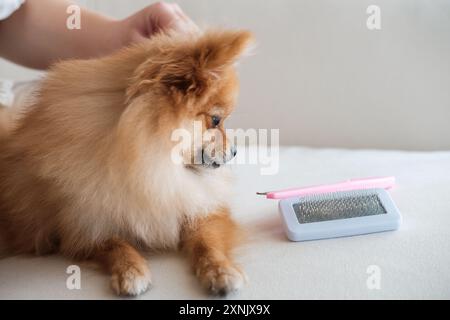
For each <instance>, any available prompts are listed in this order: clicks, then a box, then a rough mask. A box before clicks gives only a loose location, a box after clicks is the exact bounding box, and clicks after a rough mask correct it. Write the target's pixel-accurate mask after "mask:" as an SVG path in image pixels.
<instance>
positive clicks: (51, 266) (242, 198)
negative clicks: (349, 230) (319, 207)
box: [0, 147, 450, 299]
mask: <svg viewBox="0 0 450 320" xmlns="http://www.w3.org/2000/svg"><path fill="white" fill-rule="evenodd" d="M234 171H235V173H236V177H237V178H236V197H235V198H234V199H233V203H234V204H233V209H234V210H233V211H234V214H235V217H236V219H237V220H238V221H239V222H240V223H241V224H243V225H244V226H246V228H248V230H249V235H250V239H249V242H248V243H247V244H246V245H245V246H244V247H242V248H240V249H239V250H238V261H239V262H240V264H241V265H242V266H243V268H244V269H245V270H246V272H247V274H248V275H249V283H248V284H247V285H246V287H245V288H244V289H243V290H242V291H241V292H240V293H238V294H236V295H233V296H231V297H232V298H238V299H241V298H242V299H257V298H258V299H303V298H308V299H318V298H331V299H351V298H359V299H379V298H386V299H396V298H414V299H421V298H447V299H448V298H450V273H449V265H450V232H449V231H450V152H427V153H415V152H399V151H368V150H353V151H350V150H333V149H308V148H300V147H289V148H288V147H286V148H282V149H281V152H280V170H279V173H278V174H277V175H274V176H261V175H260V174H259V167H258V166H257V165H236V166H235V167H234ZM381 175H395V176H396V177H397V181H398V185H397V187H396V188H395V189H393V190H392V191H391V195H392V197H393V199H394V201H395V202H396V204H397V206H398V207H399V209H400V211H401V212H402V215H403V224H402V226H401V228H400V230H398V231H394V232H385V233H379V234H372V235H364V236H356V237H348V238H339V239H329V240H320V241H310V242H299V243H293V242H289V241H288V240H286V238H285V236H284V234H283V231H282V228H281V223H280V220H279V216H278V212H277V202H276V201H271V200H265V199H263V198H260V197H257V196H256V195H255V192H256V191H267V190H271V189H279V188H284V187H292V186H301V185H309V184H320V183H331V182H336V181H340V180H345V179H348V178H356V177H369V176H381ZM149 262H150V265H151V268H152V272H153V278H154V286H153V288H152V289H151V290H150V291H148V292H147V293H146V294H144V295H142V296H140V297H139V298H138V299H182V298H190V299H197V298H207V297H208V296H207V295H206V294H205V293H204V291H203V290H201V289H200V286H199V284H198V282H197V280H196V279H195V277H194V276H193V274H192V273H191V270H190V268H189V267H188V264H187V261H186V259H185V258H184V257H182V256H181V255H180V254H178V253H166V254H158V255H154V256H151V257H149ZM70 264H71V262H70V261H68V260H66V259H64V258H61V257H57V256H52V257H38V258H32V257H11V258H7V259H3V260H0V298H1V299H5V298H6V299H8V298H26V299H28V298H38V299H47V298H60V299H92V298H100V299H109V298H115V297H114V295H113V294H112V292H111V290H110V289H109V279H108V276H106V275H104V274H102V273H101V272H99V271H97V270H95V269H93V268H91V267H89V266H81V275H82V276H81V290H68V289H67V288H66V279H67V277H68V275H67V274H66V273H65V272H66V268H67V267H68V266H69V265H70ZM370 265H376V266H378V267H379V268H380V271H381V278H380V279H381V281H380V285H381V287H380V289H379V290H377V289H372V290H370V289H368V287H367V284H366V281H367V278H368V276H369V275H368V274H367V268H368V267H369V266H370Z"/></svg>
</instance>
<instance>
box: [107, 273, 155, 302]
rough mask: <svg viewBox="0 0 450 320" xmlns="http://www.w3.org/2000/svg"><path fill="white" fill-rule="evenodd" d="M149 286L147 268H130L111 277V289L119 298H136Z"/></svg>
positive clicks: (150, 282)
mask: <svg viewBox="0 0 450 320" xmlns="http://www.w3.org/2000/svg"><path fill="white" fill-rule="evenodd" d="M151 284H152V277H151V273H150V270H149V268H148V267H145V268H142V267H141V268H137V267H135V266H130V267H128V268H127V269H125V270H121V271H119V272H114V273H113V274H112V276H111V287H112V288H113V290H114V291H115V292H116V293H117V294H118V295H121V296H137V295H139V294H141V293H144V292H145V291H147V290H148V289H149V288H150V286H151Z"/></svg>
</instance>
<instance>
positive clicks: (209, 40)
mask: <svg viewBox="0 0 450 320" xmlns="http://www.w3.org/2000/svg"><path fill="white" fill-rule="evenodd" d="M166 40H167V42H166V43H163V44H160V46H159V48H160V51H159V54H158V57H154V58H150V59H149V60H148V61H147V62H146V63H145V64H143V65H141V66H140V67H139V68H138V70H137V73H136V76H137V78H138V79H137V80H138V81H137V82H136V86H134V89H133V87H131V88H129V89H130V90H129V91H131V92H128V94H129V95H130V94H131V95H133V94H134V93H136V92H137V91H141V90H142V88H143V87H146V86H147V85H152V84H159V85H162V86H163V87H164V88H165V89H167V90H168V92H170V93H171V94H173V95H175V96H178V97H180V96H181V97H192V96H197V97H198V96H201V95H202V94H203V93H204V92H205V90H206V89H207V88H208V87H210V85H211V83H212V82H213V81H215V80H218V79H220V78H221V77H222V76H223V75H224V71H225V70H226V69H227V68H228V67H230V66H231V65H233V64H234V63H235V62H236V61H237V60H238V59H239V57H240V56H241V55H242V54H243V53H244V51H245V50H246V49H247V48H248V47H249V45H250V43H251V42H252V40H253V36H252V34H251V33H250V32H248V31H229V30H226V31H208V32H205V33H203V34H202V35H200V36H195V37H194V38H193V39H190V38H189V37H188V38H187V39H182V40H180V36H178V37H176V38H172V39H170V38H169V37H168V38H167V39H166Z"/></svg>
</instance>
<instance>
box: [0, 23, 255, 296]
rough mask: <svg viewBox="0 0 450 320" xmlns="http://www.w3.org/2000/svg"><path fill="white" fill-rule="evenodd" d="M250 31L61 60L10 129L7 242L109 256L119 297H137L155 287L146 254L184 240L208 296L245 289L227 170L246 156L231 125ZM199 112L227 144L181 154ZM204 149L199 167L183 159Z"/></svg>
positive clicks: (2, 148)
mask: <svg viewBox="0 0 450 320" xmlns="http://www.w3.org/2000/svg"><path fill="white" fill-rule="evenodd" d="M251 40H252V36H251V34H250V33H249V32H247V31H230V30H209V31H205V32H198V33H196V34H189V35H186V34H183V35H181V34H159V35H157V36H154V37H153V38H152V39H150V40H147V41H146V42H144V43H141V44H136V45H134V46H131V47H129V48H124V49H122V50H121V51H119V52H117V53H116V54H113V55H111V56H108V57H104V58H98V59H91V60H71V61H64V62H60V63H58V64H56V65H54V67H52V69H51V70H50V71H49V73H48V75H47V76H46V77H45V79H44V80H43V81H42V84H41V85H40V88H39V90H38V92H37V94H36V97H35V101H34V103H33V105H32V106H31V107H30V108H28V109H27V110H26V111H25V112H24V113H23V115H21V116H20V117H19V118H18V119H17V120H16V121H15V123H14V125H13V126H12V128H9V129H7V128H3V129H2V130H3V131H0V132H2V136H1V137H0V235H1V236H2V237H4V242H5V243H6V244H7V246H8V249H9V251H10V252H11V253H15V254H20V253H32V254H39V255H41V254H48V253H55V252H59V253H61V254H63V255H65V256H67V257H69V258H71V259H77V260H87V261H95V262H98V263H99V264H100V265H101V266H102V267H104V269H105V270H106V271H107V272H108V273H109V274H111V286H112V288H113V290H114V291H115V292H116V293H117V294H119V295H138V294H140V293H143V292H145V291H146V290H147V289H148V288H149V286H150V284H151V273H150V269H149V266H148V264H147V261H146V259H145V258H144V256H143V253H145V252H146V251H148V250H154V249H156V250H159V249H181V250H183V251H184V252H186V254H187V256H188V257H189V259H190V260H191V262H192V265H193V269H194V271H195V274H196V275H197V277H198V278H199V280H200V282H201V283H202V285H203V286H205V287H206V288H207V289H208V290H209V291H210V292H211V293H213V294H227V293H229V292H231V291H234V290H237V289H239V288H240V287H241V286H242V285H243V283H244V282H245V279H246V277H245V275H244V273H243V272H242V271H241V270H240V269H239V267H238V266H237V265H236V264H235V262H234V261H233V257H232V249H233V247H234V246H235V245H236V244H237V243H238V242H239V241H238V240H239V238H240V237H239V235H240V232H239V228H238V226H237V224H236V223H235V222H234V221H233V220H232V218H231V217H230V212H229V208H228V206H227V200H228V199H229V196H230V187H231V179H230V178H231V177H230V174H229V172H228V169H227V168H226V167H224V166H223V164H224V163H225V162H226V161H228V160H230V159H231V158H233V157H234V155H235V153H236V151H235V149H234V146H233V145H232V143H230V142H229V141H227V139H226V136H225V132H224V131H225V130H224V127H223V121H224V119H225V118H226V117H227V116H228V115H229V114H230V113H231V112H232V110H233V106H234V103H235V99H236V95H237V91H238V82H237V76H236V71H235V63H236V62H237V60H238V58H239V57H240V56H241V55H242V54H243V52H244V51H245V49H246V48H247V47H248V45H249V43H250V42H251ZM194 121H199V122H200V123H201V124H202V130H203V131H204V132H219V133H221V136H222V137H223V139H216V140H214V141H212V142H211V143H214V144H215V148H214V149H216V150H217V149H218V150H220V151H221V152H215V153H212V154H206V152H204V151H205V150H204V148H205V146H204V145H203V144H200V147H197V149H198V150H193V152H190V151H191V150H187V149H190V148H182V149H181V150H180V152H179V153H180V154H179V156H180V157H181V158H183V159H184V160H183V161H182V162H178V161H174V158H173V154H174V144H175V143H176V142H174V141H173V139H172V138H171V135H172V133H173V131H174V130H176V129H178V128H185V129H186V130H188V131H189V132H191V131H192V123H193V122H194ZM9 127H11V126H9ZM200 149H201V150H200ZM198 153H200V154H202V155H203V156H202V161H200V163H189V162H186V158H188V159H190V158H192V155H195V154H198ZM205 159H207V160H208V161H206V160H205Z"/></svg>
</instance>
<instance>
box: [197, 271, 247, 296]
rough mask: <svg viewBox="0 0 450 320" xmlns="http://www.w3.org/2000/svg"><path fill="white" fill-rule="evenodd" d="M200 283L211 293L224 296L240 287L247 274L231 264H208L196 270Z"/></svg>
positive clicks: (245, 280)
mask: <svg viewBox="0 0 450 320" xmlns="http://www.w3.org/2000/svg"><path fill="white" fill-rule="evenodd" d="M197 276H198V277H199V278H200V281H201V283H202V285H203V286H204V287H205V288H206V289H207V290H208V291H209V292H210V293H212V294H214V295H220V296H225V295H227V294H229V293H233V292H236V291H238V290H239V289H241V288H242V286H243V285H244V283H245V282H247V276H246V275H245V273H244V272H242V271H241V270H240V269H239V268H237V267H235V266H232V265H220V264H218V265H209V266H208V267H206V268H203V269H202V270H197Z"/></svg>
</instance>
